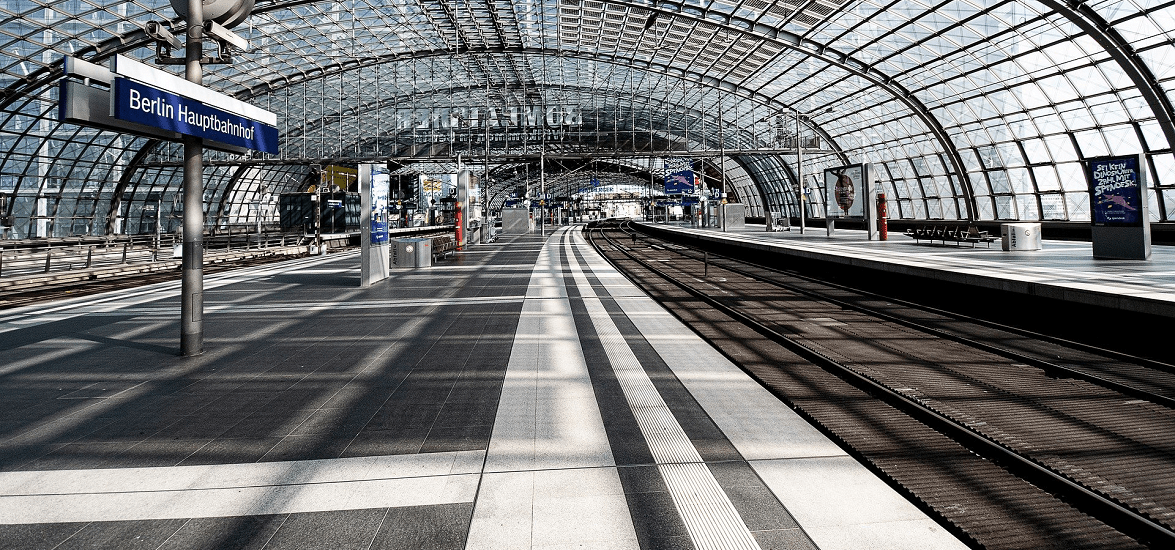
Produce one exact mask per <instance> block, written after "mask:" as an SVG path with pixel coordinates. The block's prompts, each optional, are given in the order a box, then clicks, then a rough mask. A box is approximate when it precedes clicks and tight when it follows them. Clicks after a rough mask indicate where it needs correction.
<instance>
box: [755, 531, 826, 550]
mask: <svg viewBox="0 0 1175 550" xmlns="http://www.w3.org/2000/svg"><path fill="white" fill-rule="evenodd" d="M751 534H752V535H754V537H755V541H756V542H758V543H759V548H761V549H762V550H820V549H819V548H818V547H817V546H816V543H814V542H812V539H811V538H809V537H808V535H807V534H805V533H804V532H803V531H801V530H800V529H798V528H796V529H780V530H774V531H752V532H751Z"/></svg>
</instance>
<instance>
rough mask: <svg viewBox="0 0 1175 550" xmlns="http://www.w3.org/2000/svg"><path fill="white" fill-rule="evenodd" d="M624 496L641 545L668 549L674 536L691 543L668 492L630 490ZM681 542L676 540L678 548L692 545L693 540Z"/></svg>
mask: <svg viewBox="0 0 1175 550" xmlns="http://www.w3.org/2000/svg"><path fill="white" fill-rule="evenodd" d="M624 497H625V499H627V500H628V509H629V512H630V514H631V515H632V526H633V528H634V529H635V530H636V536H637V539H638V540H639V541H641V548H665V547H668V546H669V544H670V541H671V540H674V539H685V540H684V542H689V531H688V530H686V527H685V523H684V522H683V521H682V519H681V515H680V514H678V512H677V507H676V506H675V505H674V504H673V497H672V496H670V495H669V493H668V492H656V493H627V494H625V495H624ZM682 542H683V541H681V540H676V541H675V543H676V544H677V545H678V546H677V547H681V548H692V547H693V544H692V543H690V544H689V546H684V547H683V546H680V544H681V543H682Z"/></svg>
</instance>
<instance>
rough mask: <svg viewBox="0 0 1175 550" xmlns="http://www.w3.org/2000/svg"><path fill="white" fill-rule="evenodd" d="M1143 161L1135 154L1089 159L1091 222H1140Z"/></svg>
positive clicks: (1105, 223) (1130, 223)
mask: <svg viewBox="0 0 1175 550" xmlns="http://www.w3.org/2000/svg"><path fill="white" fill-rule="evenodd" d="M1141 168H1142V164H1141V162H1140V158H1139V156H1138V155H1132V156H1126V157H1106V158H1099V159H1092V160H1089V161H1088V162H1087V164H1086V171H1087V172H1086V175H1087V176H1088V178H1089V203H1090V221H1091V222H1092V223H1093V225H1106V226H1140V225H1142V189H1143V182H1144V181H1145V180H1144V179H1143V177H1144V176H1143V174H1142V173H1141Z"/></svg>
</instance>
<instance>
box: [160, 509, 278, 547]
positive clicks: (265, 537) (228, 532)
mask: <svg viewBox="0 0 1175 550" xmlns="http://www.w3.org/2000/svg"><path fill="white" fill-rule="evenodd" d="M286 517H288V514H280V515H264V516H239V517H229V518H195V519H192V520H190V521H188V522H187V523H185V524H184V525H183V527H180V529H179V530H178V531H176V532H175V534H173V535H172V536H171V538H169V539H167V542H165V543H163V545H162V546H160V547H159V550H193V549H204V548H207V549H216V550H261V549H262V548H265V545H267V544H269V540H270V539H271V538H272V537H273V534H274V533H276V532H277V530H278V528H279V527H281V525H282V522H284V521H285V520H286Z"/></svg>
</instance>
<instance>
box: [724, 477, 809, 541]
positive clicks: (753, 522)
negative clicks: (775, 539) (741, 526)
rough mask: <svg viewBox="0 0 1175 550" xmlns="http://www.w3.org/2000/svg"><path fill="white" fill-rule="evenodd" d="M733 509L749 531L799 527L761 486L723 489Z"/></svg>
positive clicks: (765, 488)
mask: <svg viewBox="0 0 1175 550" xmlns="http://www.w3.org/2000/svg"><path fill="white" fill-rule="evenodd" d="M723 489H724V490H725V491H726V495H727V496H728V497H730V502H731V503H733V504H734V509H735V510H737V511H738V514H739V516H741V517H742V518H743V523H746V524H747V528H749V529H750V530H751V531H768V530H776V529H793V528H796V527H799V524H798V523H796V520H795V519H794V518H792V516H791V514H789V513H788V512H787V509H786V508H784V507H783V505H782V504H780V503H779V500H778V499H776V498H775V495H774V494H772V493H771V491H770V490H769V489H768V488H767V487H766V486H763V485H760V486H758V487H746V486H740V487H724V488H723Z"/></svg>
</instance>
